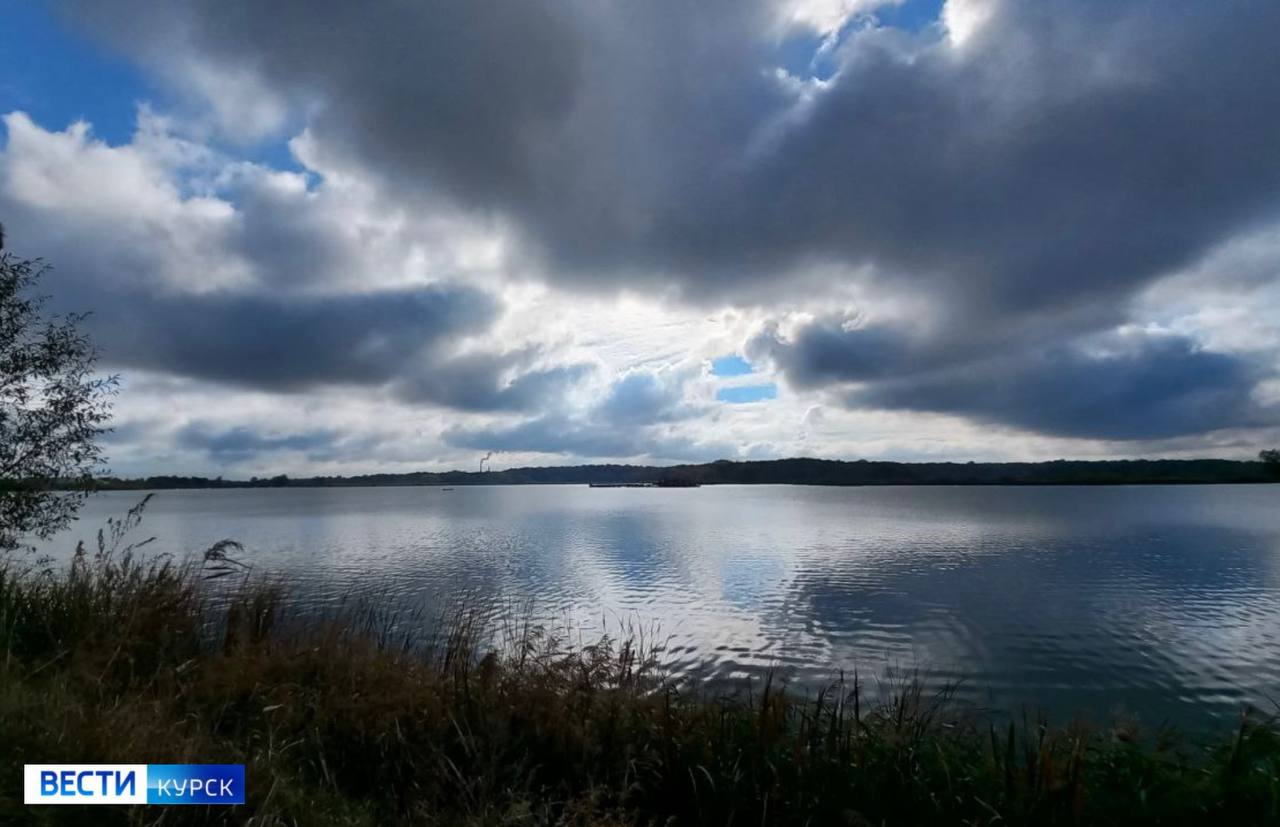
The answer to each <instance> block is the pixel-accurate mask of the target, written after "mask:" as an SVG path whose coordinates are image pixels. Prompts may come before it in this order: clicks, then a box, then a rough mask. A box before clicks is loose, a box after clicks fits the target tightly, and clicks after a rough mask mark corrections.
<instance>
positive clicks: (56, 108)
mask: <svg viewBox="0 0 1280 827" xmlns="http://www.w3.org/2000/svg"><path fill="white" fill-rule="evenodd" d="M0 21H3V24H0V113H3V114H7V113H9V112H14V111H22V112H26V113H27V114H28V115H30V116H31V119H32V120H34V121H35V122H36V123H38V124H40V125H41V126H42V127H44V128H46V129H58V130H61V129H65V128H66V127H67V126H68V125H69V124H72V123H74V122H76V121H86V122H88V123H89V124H91V125H92V127H93V134H94V135H96V136H98V137H99V138H101V139H103V140H105V141H106V142H107V143H109V144H113V145H119V144H124V143H128V142H129V140H130V139H131V138H132V137H133V132H134V125H135V122H136V112H137V103H138V101H141V100H145V99H147V98H149V97H151V96H152V95H153V94H154V92H155V89H154V88H153V86H152V85H151V84H150V83H149V82H148V80H147V79H146V77H145V76H144V75H143V74H142V72H140V71H139V70H138V69H137V68H136V67H135V66H133V65H132V64H131V63H129V62H128V61H126V60H124V59H122V58H119V57H116V56H115V55H112V54H110V53H109V52H107V51H106V50H104V49H102V48H100V47H99V46H97V45H96V44H94V43H93V42H92V41H91V40H90V39H89V38H87V37H85V36H84V35H83V34H81V33H79V32H77V31H76V30H75V29H74V28H73V27H71V26H69V25H67V24H66V23H65V22H64V21H62V20H60V19H58V16H57V14H56V13H55V12H54V11H53V10H52V9H51V8H50V7H49V4H48V3H45V2H40V1H39V0H0Z"/></svg>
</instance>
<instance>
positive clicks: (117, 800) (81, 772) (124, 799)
mask: <svg viewBox="0 0 1280 827" xmlns="http://www.w3.org/2000/svg"><path fill="white" fill-rule="evenodd" d="M48 773H53V775H52V781H53V791H52V792H50V783H49V782H50V776H49V775H48ZM130 780H132V783H130ZM22 796H23V801H24V803H26V804H146V803H147V765H146V764H27V765H25V766H24V767H23V768H22Z"/></svg>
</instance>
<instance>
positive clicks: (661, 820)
mask: <svg viewBox="0 0 1280 827" xmlns="http://www.w3.org/2000/svg"><path fill="white" fill-rule="evenodd" d="M131 518H136V514H134V515H131ZM131 518H127V519H126V520H125V521H122V522H121V523H113V524H112V525H111V526H109V530H108V531H107V532H106V533H105V535H104V536H102V537H100V539H99V542H98V544H97V548H96V549H95V550H92V551H89V550H85V549H80V550H79V551H78V553H77V555H76V557H75V559H74V560H73V562H72V563H71V564H70V565H69V567H67V568H66V569H65V570H63V571H57V572H38V571H25V572H24V571H18V570H17V569H15V568H14V567H13V566H9V567H8V568H4V569H0V823H3V824H46V823H48V824H69V823H75V824H95V825H96V824H187V823H200V824H205V823H211V824H223V823H228V824H231V823H234V824H239V823H254V824H262V825H274V824H281V825H284V824H289V825H321V824H351V825H387V824H463V825H535V824H565V825H584V826H585V825H601V826H603V825H633V824H732V825H761V824H797V825H802V824H809V825H879V824H905V825H913V824H1036V825H1041V824H1071V825H1074V824H1117V825H1122V824H1123V825H1135V824H1206V823H1216V824H1219V825H1234V824H1276V823H1280V731H1278V730H1277V728H1276V726H1275V725H1274V724H1273V723H1272V722H1268V721H1260V720H1254V719H1252V718H1249V717H1245V718H1243V719H1242V721H1241V723H1240V726H1239V727H1238V729H1236V731H1234V732H1231V733H1224V734H1223V737H1222V739H1221V741H1220V742H1218V743H1215V744H1212V745H1209V746H1194V745H1191V744H1189V743H1186V742H1168V741H1162V740H1161V739H1159V738H1156V739H1144V738H1139V737H1135V736H1134V734H1133V733H1132V732H1130V731H1128V730H1127V729H1120V730H1113V729H1088V728H1084V727H1082V726H1072V727H1066V728H1051V727H1049V726H1047V725H1046V724H1045V723H1044V722H1043V721H1040V720H1034V719H1026V718H1024V719H1022V720H1020V721H1019V722H1018V723H1015V724H1010V725H1005V726H995V725H993V724H991V723H989V722H986V721H984V720H983V719H981V718H979V717H977V716H975V715H972V714H970V713H968V712H966V711H965V710H964V709H963V708H961V707H959V706H956V705H954V704H951V703H950V702H949V699H948V698H947V697H946V695H945V693H944V694H942V695H929V694H926V693H925V692H924V691H923V690H922V689H921V687H920V685H919V684H918V683H912V682H899V683H896V684H893V685H890V686H887V687H883V688H882V689H881V690H880V691H875V692H870V693H869V692H867V690H866V687H865V686H863V684H862V683H861V682H860V681H859V680H857V679H851V680H848V681H839V682H836V683H834V684H833V685H832V686H831V687H830V688H829V689H828V690H827V691H825V692H821V693H818V694H816V695H809V696H807V697H800V696H797V695H793V694H791V693H789V692H787V691H785V689H784V688H783V687H780V686H779V685H777V684H776V683H775V682H773V681H768V680H766V681H764V682H763V683H757V684H756V685H755V686H754V687H752V689H751V690H750V691H749V692H744V693H741V694H739V695H736V696H734V697H732V698H729V697H720V696H716V695H712V694H709V693H708V692H706V691H705V690H699V689H697V688H695V687H694V686H692V685H689V684H684V683H681V682H679V681H675V680H670V679H668V678H667V677H666V676H664V674H663V672H662V670H661V668H660V663H659V658H658V650H657V648H656V647H655V646H654V645H653V641H651V640H647V639H645V638H644V636H643V635H640V636H633V637H631V638H630V639H626V640H614V639H610V638H603V639H601V640H599V641H597V642H595V643H593V644H590V645H571V644H570V643H569V641H568V640H567V639H566V638H560V637H556V636H554V635H551V634H549V633H547V632H546V630H544V629H541V628H537V627H533V626H529V625H524V626H504V627H502V628H498V629H495V628H492V626H491V624H487V623H483V622H481V621H480V620H479V619H478V617H477V616H475V615H474V614H469V613H467V612H465V611H463V612H459V613H456V614H454V615H451V616H449V617H448V618H446V619H445V621H444V622H443V623H442V624H441V625H439V626H437V627H435V628H436V630H437V632H438V634H435V635H428V636H426V637H424V638H422V639H421V640H418V639H416V638H415V637H414V630H413V629H412V628H411V627H409V626H406V624H405V623H404V622H403V620H404V619H403V618H401V619H400V622H393V621H394V619H392V618H388V617H387V616H386V615H384V614H381V613H379V612H377V611H359V610H355V609H352V610H349V611H342V612H336V613H334V614H333V615H331V616H330V617H328V618H326V619H316V620H312V621H311V622H308V623H305V624H299V623H282V622H281V607H282V605H283V603H282V597H283V590H282V589H281V587H280V586H279V584H273V583H269V582H264V581H261V580H259V579H256V578H252V577H249V576H247V575H245V574H243V573H242V570H241V567H240V566H239V564H237V563H235V561H234V560H233V559H231V557H229V556H228V552H234V551H235V547H234V546H228V545H225V544H224V545H220V546H218V547H215V548H214V549H211V550H210V553H209V554H208V555H207V556H206V559H205V560H203V561H197V562H190V563H179V562H175V561H173V560H172V559H170V558H167V557H163V556H162V557H153V558H150V559H143V558H142V557H141V556H140V554H139V553H138V549H137V548H136V547H128V546H125V547H121V537H122V536H123V534H124V533H125V531H127V529H128V528H129V527H130V519H131ZM134 521H136V519H135V520H134ZM215 596H216V597H218V598H220V599H218V600H214V599H213V598H214V597H215ZM60 762H66V763H71V762H103V763H201V762H207V763H244V764H245V765H246V774H247V786H248V804H247V805H245V806H244V807H235V808H226V807H223V808H204V807H169V808H156V807H152V808H148V807H133V808H125V807H102V806H98V807H43V808H39V807H31V808H28V807H25V806H24V805H23V804H22V789H21V786H22V781H21V765H22V764H23V763H60Z"/></svg>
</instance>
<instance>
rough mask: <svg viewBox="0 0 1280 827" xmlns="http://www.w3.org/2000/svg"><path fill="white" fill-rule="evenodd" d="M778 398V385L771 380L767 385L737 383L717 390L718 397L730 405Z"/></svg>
mask: <svg viewBox="0 0 1280 827" xmlns="http://www.w3.org/2000/svg"><path fill="white" fill-rule="evenodd" d="M777 398H778V386H777V385H776V384H775V383H773V382H770V383H768V384H767V385H737V386H734V387H730V388H721V389H720V390H718V391H716V399H718V400H719V401H721V402H727V403H729V404H730V405H742V404H745V403H748V402H762V401H764V400H766V399H777Z"/></svg>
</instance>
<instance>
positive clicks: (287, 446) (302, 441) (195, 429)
mask: <svg viewBox="0 0 1280 827" xmlns="http://www.w3.org/2000/svg"><path fill="white" fill-rule="evenodd" d="M339 439H340V434H338V433H337V432H336V431H331V430H313V431H305V432H302V433H295V434H284V435H279V436H276V435H265V434H262V433H259V432H258V431H255V430H253V429H252V428H247V427H244V426H239V427H235V428H228V429H225V430H218V429H215V428H212V427H210V426H208V425H205V424H202V423H192V424H190V425H188V426H186V427H185V428H183V429H182V430H181V431H180V432H179V433H178V435H177V440H176V442H177V444H178V445H179V446H180V447H183V448H191V449H195V450H198V451H203V452H205V453H207V454H208V455H209V456H210V457H211V458H212V459H213V460H214V461H216V462H219V463H223V464H225V463H232V462H240V461H242V460H247V459H253V458H255V457H257V456H259V455H260V454H264V453H272V452H277V451H302V452H305V453H307V454H309V455H311V456H312V458H319V459H323V458H325V457H327V456H328V455H329V454H330V453H331V451H332V448H333V446H334V443H335V442H337V441H338V440H339Z"/></svg>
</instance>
